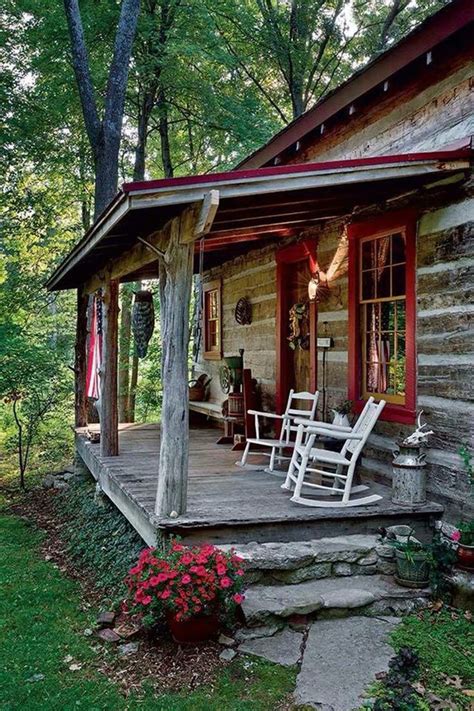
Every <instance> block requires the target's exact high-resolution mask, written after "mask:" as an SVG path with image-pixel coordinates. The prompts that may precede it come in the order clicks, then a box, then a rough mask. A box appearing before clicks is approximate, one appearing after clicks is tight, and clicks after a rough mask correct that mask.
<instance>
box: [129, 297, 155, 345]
mask: <svg viewBox="0 0 474 711" xmlns="http://www.w3.org/2000/svg"><path fill="white" fill-rule="evenodd" d="M154 328H155V309H154V307H153V294H152V292H151V291H146V290H143V291H136V292H135V300H134V302H133V307H132V331H133V337H134V339H135V346H136V349H137V355H138V357H139V358H144V357H145V356H146V354H147V351H148V344H149V342H150V338H151V337H152V335H153V331H154Z"/></svg>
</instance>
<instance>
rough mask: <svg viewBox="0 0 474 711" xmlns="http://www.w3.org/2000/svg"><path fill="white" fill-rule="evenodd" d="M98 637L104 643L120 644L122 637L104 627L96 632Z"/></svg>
mask: <svg viewBox="0 0 474 711" xmlns="http://www.w3.org/2000/svg"><path fill="white" fill-rule="evenodd" d="M96 635H97V637H99V639H101V640H102V641H104V642H120V636H119V635H118V634H117V632H115V631H114V630H112V629H110V627H104V629H102V630H98V631H97V632H96Z"/></svg>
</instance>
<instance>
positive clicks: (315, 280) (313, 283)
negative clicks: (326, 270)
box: [308, 272, 320, 301]
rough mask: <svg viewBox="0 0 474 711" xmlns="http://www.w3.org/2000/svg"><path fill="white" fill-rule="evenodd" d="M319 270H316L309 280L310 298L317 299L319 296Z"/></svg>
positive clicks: (311, 299)
mask: <svg viewBox="0 0 474 711" xmlns="http://www.w3.org/2000/svg"><path fill="white" fill-rule="evenodd" d="M319 283H320V282H319V272H315V273H314V274H313V275H312V277H311V279H310V280H309V282H308V299H309V300H310V301H316V299H317V298H318V287H319Z"/></svg>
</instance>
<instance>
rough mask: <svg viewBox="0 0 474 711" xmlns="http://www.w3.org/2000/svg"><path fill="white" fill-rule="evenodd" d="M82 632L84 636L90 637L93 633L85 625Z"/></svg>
mask: <svg viewBox="0 0 474 711" xmlns="http://www.w3.org/2000/svg"><path fill="white" fill-rule="evenodd" d="M82 634H83V635H84V637H92V635H93V634H94V633H93V631H92V630H91V629H90V628H89V627H87V629H85V630H84V632H83V633H82Z"/></svg>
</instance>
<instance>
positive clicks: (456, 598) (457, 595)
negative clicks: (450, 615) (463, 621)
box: [448, 570, 474, 612]
mask: <svg viewBox="0 0 474 711" xmlns="http://www.w3.org/2000/svg"><path fill="white" fill-rule="evenodd" d="M448 581H449V584H450V588H451V594H452V603H453V605H454V606H455V607H460V608H461V609H462V610H470V611H471V612H474V573H469V572H467V571H464V570H455V571H454V572H453V573H452V574H451V575H450V576H449V577H448Z"/></svg>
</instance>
